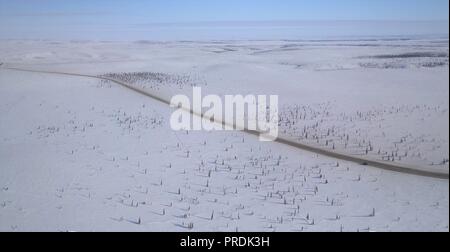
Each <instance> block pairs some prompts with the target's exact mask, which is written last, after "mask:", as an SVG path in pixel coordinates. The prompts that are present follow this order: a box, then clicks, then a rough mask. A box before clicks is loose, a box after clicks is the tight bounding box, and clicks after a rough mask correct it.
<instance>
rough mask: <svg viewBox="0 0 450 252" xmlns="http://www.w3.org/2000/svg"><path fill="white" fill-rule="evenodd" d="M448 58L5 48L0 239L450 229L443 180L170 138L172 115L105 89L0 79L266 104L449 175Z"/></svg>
mask: <svg viewBox="0 0 450 252" xmlns="http://www.w3.org/2000/svg"><path fill="white" fill-rule="evenodd" d="M448 54H449V51H448V39H446V38H438V39H437V38H433V39H362V40H361V39H360V40H356V39H355V40H351V39H348V40H290V41H267V40H258V41H255V40H253V41H203V42H198V41H197V42H196V41H178V42H153V41H134V42H110V41H97V42H95V41H45V40H41V41H35V40H20V41H18V40H3V41H0V62H1V63H3V65H2V66H0V111H1V116H2V117H1V120H0V132H1V135H0V136H1V138H0V166H1V169H0V189H1V191H0V204H1V205H0V230H2V231H448V216H449V210H448V201H449V200H448V198H449V196H448V193H449V191H448V186H449V185H448V180H443V179H435V178H428V177H421V176H414V175H407V174H402V173H395V172H390V171H385V170H380V169H377V168H373V167H369V166H361V165H359V164H355V163H350V162H345V161H340V160H336V159H332V158H328V157H324V156H320V155H317V154H314V153H310V152H307V151H302V150H298V149H294V148H292V147H289V146H284V145H282V144H278V143H262V142H259V141H258V139H257V138H255V137H254V136H251V135H246V134H245V133H242V132H204V131H200V132H175V131H172V130H171V129H170V126H169V118H170V115H171V113H172V110H171V109H170V108H169V107H168V106H167V105H165V104H162V103H159V102H157V101H154V100H152V99H150V98H149V97H146V96H143V95H141V94H138V93H135V92H132V91H130V90H128V89H125V88H123V87H121V86H118V85H116V84H114V83H110V82H105V81H100V80H96V79H92V78H85V77H69V76H61V75H56V74H43V73H25V72H19V71H13V70H8V69H4V67H19V68H25V69H34V70H45V71H61V72H71V73H82V74H90V75H98V76H105V75H106V76H114V77H115V78H123V80H125V81H127V82H128V83H130V84H132V85H136V86H138V87H140V88H145V89H148V90H151V92H153V93H157V94H158V95H161V96H163V97H166V98H170V97H171V96H172V95H175V94H179V93H183V94H187V95H190V94H191V92H192V86H193V85H198V86H201V87H202V88H203V91H204V92H205V94H219V95H227V94H242V95H246V94H275V95H279V97H280V98H279V99H280V107H281V108H282V109H281V110H280V112H281V119H282V120H281V123H280V127H281V133H282V134H283V135H284V136H288V137H290V138H292V139H296V140H298V141H302V142H307V143H310V144H315V145H317V146H320V147H323V148H329V149H338V150H340V151H343V152H346V153H349V154H353V155H361V156H367V157H370V158H374V159H379V160H384V161H388V162H401V163H405V164H413V165H419V166H423V167H429V168H430V169H440V170H447V171H448V169H449V168H448V164H449V163H448V158H449V154H448V153H449V136H448V134H449V122H448V119H449V101H448V93H449V87H448V81H449V77H448V76H449V72H448V70H449V68H448ZM2 68H3V69H2ZM155 73H158V74H160V75H157V76H161V74H162V75H163V76H165V77H166V78H165V80H168V81H162V82H161V81H160V79H158V78H155V77H154V76H155Z"/></svg>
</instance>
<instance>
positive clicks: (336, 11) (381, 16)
mask: <svg viewBox="0 0 450 252" xmlns="http://www.w3.org/2000/svg"><path fill="white" fill-rule="evenodd" d="M448 9H449V0H147V1H143V0H142V1H140V0H134V1H133V0H131V1H130V0H129V1H126V0H14V1H11V0H0V38H3V39H4V38H71V39H77V38H79V39H89V38H91V39H114V37H118V35H117V34H115V33H114V32H116V33H117V32H119V33H122V34H124V35H127V36H132V37H136V38H139V36H142V39H146V38H147V37H148V36H149V34H150V33H151V34H153V35H154V37H158V35H156V34H159V36H160V37H161V38H163V37H168V38H171V37H173V38H174V39H175V38H178V37H179V38H180V39H181V38H182V37H183V35H182V34H183V33H180V30H177V29H174V28H173V27H171V28H170V29H168V28H167V27H163V28H161V27H159V28H158V29H156V30H155V24H160V23H177V24H182V23H187V24H192V23H195V22H218V21H247V22H248V21H274V20H303V21H304V20H315V21H330V20H391V21H392V20H397V21H399V20H400V21H406V20H408V21H429V20H440V21H441V23H440V25H439V26H442V25H443V26H444V27H438V28H439V30H437V29H438V28H436V27H435V26H436V24H435V23H433V24H428V25H429V27H425V26H424V24H423V23H422V24H421V25H419V26H420V27H418V29H419V30H423V31H424V32H425V31H427V30H428V32H430V33H432V32H434V33H436V32H439V31H442V32H443V30H445V29H446V28H447V29H448V15H449V13H448ZM442 21H446V22H442ZM278 26H280V24H279V25H278ZM281 26H286V23H283V24H282V25H281ZM289 26H290V31H289V32H290V33H292V32H293V33H294V34H297V35H300V33H301V32H303V33H305V34H306V33H308V32H309V33H310V32H311V31H313V30H314V29H317V27H306V28H305V27H302V28H301V29H292V25H289ZM403 26H404V25H403ZM403 26H399V27H397V29H398V32H402V31H404V29H405V27H403ZM445 26H446V27H445ZM352 27H355V26H348V25H346V26H342V27H339V28H338V29H347V32H349V33H351V31H349V30H348V29H351V28H352ZM235 28H236V29H241V28H242V27H239V25H236V27H235ZM282 28H283V29H285V28H286V27H282ZM371 28H373V26H367V25H365V26H360V27H355V29H363V30H366V31H365V32H366V33H367V35H370V34H369V31H367V29H371ZM230 29H231V28H229V27H228V28H227V33H228V35H225V37H226V36H231V35H232V34H233V32H231V30H230ZM382 29H383V28H381V27H377V28H376V30H377V31H376V32H374V33H377V34H378V33H380V31H381V30H382ZM389 29H391V31H390V33H392V34H395V32H394V31H393V30H392V27H387V30H389ZM409 29H412V27H410V28H409ZM253 30H255V29H252V31H253ZM183 31H184V32H186V31H185V29H183ZM249 31H250V30H247V31H245V32H244V31H242V29H241V30H240V31H239V32H240V33H241V34H240V35H245V34H246V33H247V32H249ZM270 31H271V32H272V34H276V33H277V32H278V33H279V32H280V30H277V32H275V33H273V32H274V29H271V30H270ZM192 32H194V30H192V29H191V30H190V32H189V34H188V32H186V33H185V34H186V35H192V36H193V37H195V36H194V35H193V34H192ZM195 32H198V29H196V30H195ZM217 32H218V31H217V29H212V30H211V29H210V31H209V32H206V31H205V30H204V29H202V32H201V33H203V34H206V33H208V34H210V33H213V34H214V33H217ZM258 32H260V33H261V34H262V30H261V29H259V30H258ZM358 32H361V31H358ZM358 32H357V33H358ZM411 32H413V31H411ZM139 33H141V35H140V34H139ZM419 33H420V32H419ZM114 34H115V35H114ZM287 34H288V31H287V30H286V29H285V30H284V31H283V32H281V33H279V34H278V35H276V36H286V35H287ZM408 34H409V33H408ZM113 35H114V36H113ZM177 35H178V37H177ZM356 35H358V34H356ZM374 35H376V34H374ZM238 37H239V36H238Z"/></svg>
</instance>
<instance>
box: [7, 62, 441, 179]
mask: <svg viewBox="0 0 450 252" xmlns="http://www.w3.org/2000/svg"><path fill="white" fill-rule="evenodd" d="M2 64H3V63H2ZM2 69H7V70H13V71H24V72H35V73H45V74H57V75H69V76H79V77H86V78H95V79H99V80H106V81H111V82H114V83H116V84H119V85H121V86H123V87H125V88H127V89H130V90H132V91H135V92H137V93H140V94H142V95H145V96H147V97H150V98H152V99H155V100H157V101H159V102H162V103H164V104H167V105H170V101H169V100H167V99H165V98H163V97H160V96H157V95H155V94H152V93H150V92H149V91H147V90H143V89H140V88H138V87H134V86H132V85H130V84H128V83H125V82H122V81H119V80H115V79H112V78H107V77H100V76H94V75H88V74H80V73H68V72H58V71H43V70H33V69H23V68H16V67H2ZM182 109H184V110H186V111H187V112H189V113H191V114H193V115H195V116H200V117H203V114H202V113H201V112H199V111H194V110H192V109H191V108H182ZM216 122H217V123H221V124H223V125H231V124H230V123H228V122H226V121H223V122H222V121H216ZM243 131H244V132H246V133H248V134H252V135H256V136H259V135H260V134H261V132H258V131H252V130H248V129H244V130H243ZM275 141H276V142H278V143H281V144H285V145H289V146H291V147H294V148H298V149H302V150H306V151H310V152H313V153H316V154H320V155H324V156H328V157H332V158H336V159H340V160H345V161H349V162H354V163H358V164H361V165H366V166H371V167H375V168H379V169H384V170H389V171H395V172H400V173H407V174H413V175H419V176H426V177H433V178H441V179H449V171H448V167H445V168H442V169H438V168H431V167H419V166H413V165H407V164H400V163H395V162H385V161H380V160H374V159H369V158H362V157H358V156H355V155H349V154H345V153H341V152H338V151H334V150H328V149H323V148H319V147H315V146H311V145H307V144H304V143H300V142H298V141H294V140H291V139H287V138H283V137H278V138H277V139H276V140H275Z"/></svg>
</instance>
